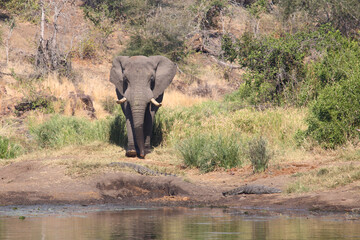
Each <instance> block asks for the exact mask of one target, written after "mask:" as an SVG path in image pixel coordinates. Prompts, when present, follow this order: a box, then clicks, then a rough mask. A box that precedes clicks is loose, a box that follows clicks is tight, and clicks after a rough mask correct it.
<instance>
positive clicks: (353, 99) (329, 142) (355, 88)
mask: <svg viewBox="0 0 360 240" xmlns="http://www.w3.org/2000/svg"><path fill="white" fill-rule="evenodd" d="M359 67H360V65H359ZM359 77H360V72H358V74H357V76H354V75H353V76H352V77H351V79H348V80H345V81H343V82H341V83H337V84H334V85H332V86H328V87H326V88H324V90H323V91H321V92H320V95H319V97H318V99H317V100H316V101H315V102H314V104H313V105H312V106H311V108H310V114H309V117H308V119H307V122H308V126H309V127H308V130H307V133H308V134H309V135H310V136H311V137H313V138H314V139H315V140H317V141H318V142H319V143H320V144H321V145H322V146H323V147H325V148H335V147H336V146H338V145H341V144H344V143H345V142H346V141H347V140H351V139H353V138H355V137H357V138H358V137H359V132H358V131H357V129H358V128H360V114H359V109H360V81H359Z"/></svg>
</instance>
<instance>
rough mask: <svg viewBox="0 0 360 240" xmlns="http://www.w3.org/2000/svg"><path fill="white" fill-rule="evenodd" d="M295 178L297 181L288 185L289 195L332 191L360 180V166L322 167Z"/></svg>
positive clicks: (298, 174)
mask: <svg viewBox="0 0 360 240" xmlns="http://www.w3.org/2000/svg"><path fill="white" fill-rule="evenodd" d="M293 177H294V178H295V179H296V180H295V182H294V183H291V184H290V185H288V187H287V192H288V193H293V192H310V191H317V190H325V189H332V188H336V187H341V186H345V185H348V184H350V183H353V182H355V181H358V180H360V165H358V164H356V165H354V164H352V163H350V164H342V166H329V167H322V168H318V169H316V170H313V171H310V172H305V173H297V174H294V175H293Z"/></svg>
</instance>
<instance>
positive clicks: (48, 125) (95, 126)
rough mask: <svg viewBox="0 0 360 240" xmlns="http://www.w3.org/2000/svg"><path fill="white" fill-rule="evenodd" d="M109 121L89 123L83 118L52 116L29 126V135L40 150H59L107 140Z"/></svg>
mask: <svg viewBox="0 0 360 240" xmlns="http://www.w3.org/2000/svg"><path fill="white" fill-rule="evenodd" d="M109 132H110V128H109V120H98V121H89V120H87V119H83V118H77V117H66V116H61V115H54V116H52V117H51V118H50V120H48V121H46V122H44V123H42V124H40V125H34V124H32V126H30V133H31V134H32V135H33V136H34V138H35V140H36V142H37V143H38V145H39V146H40V147H41V148H61V147H63V146H66V145H71V144H74V145H78V144H84V143H89V142H92V141H98V140H102V141H106V140H108V139H109Z"/></svg>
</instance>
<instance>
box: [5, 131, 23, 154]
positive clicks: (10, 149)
mask: <svg viewBox="0 0 360 240" xmlns="http://www.w3.org/2000/svg"><path fill="white" fill-rule="evenodd" d="M22 151H23V150H22V147H21V146H20V145H17V144H15V143H13V142H11V141H10V140H9V139H8V138H6V137H3V136H0V159H9V158H15V157H17V156H19V155H20V154H21V153H22Z"/></svg>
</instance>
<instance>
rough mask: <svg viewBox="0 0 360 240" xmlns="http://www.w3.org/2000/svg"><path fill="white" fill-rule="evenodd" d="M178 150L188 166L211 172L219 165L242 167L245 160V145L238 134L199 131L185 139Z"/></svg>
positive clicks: (226, 167)
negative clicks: (226, 134)
mask: <svg viewBox="0 0 360 240" xmlns="http://www.w3.org/2000/svg"><path fill="white" fill-rule="evenodd" d="M177 148H178V151H179V152H180V155H181V156H182V158H183V159H184V163H185V165H187V166H192V167H197V168H199V169H200V170H201V171H203V172H209V171H212V170H214V169H215V168H217V167H223V168H225V169H228V168H233V167H240V166H241V165H242V163H243V161H244V157H243V156H244V146H243V143H242V140H241V139H240V138H239V137H238V136H237V135H235V134H234V135H230V136H224V135H220V134H203V133H197V134H194V136H192V137H189V138H187V139H184V140H183V141H182V142H181V143H180V144H179V145H178V146H177Z"/></svg>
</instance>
